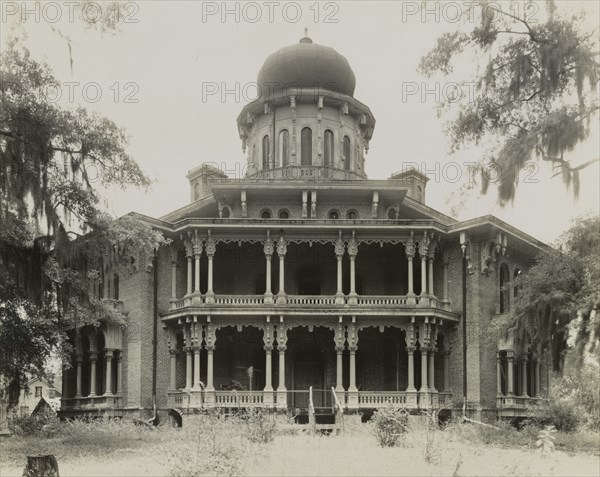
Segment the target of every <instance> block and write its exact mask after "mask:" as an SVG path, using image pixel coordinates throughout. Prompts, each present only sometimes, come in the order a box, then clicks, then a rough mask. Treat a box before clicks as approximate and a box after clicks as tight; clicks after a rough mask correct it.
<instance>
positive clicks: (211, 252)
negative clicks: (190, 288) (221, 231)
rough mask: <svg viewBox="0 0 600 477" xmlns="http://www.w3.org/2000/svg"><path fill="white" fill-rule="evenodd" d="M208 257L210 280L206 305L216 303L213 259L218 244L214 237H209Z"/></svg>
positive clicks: (207, 242) (206, 249) (208, 280)
mask: <svg viewBox="0 0 600 477" xmlns="http://www.w3.org/2000/svg"><path fill="white" fill-rule="evenodd" d="M205 251H206V256H207V258H208V278H207V287H206V303H209V304H210V303H214V296H215V292H214V291H213V258H214V256H215V252H216V251H217V244H216V243H215V241H214V239H213V238H212V236H210V233H209V236H208V239H207V240H206V247H205Z"/></svg>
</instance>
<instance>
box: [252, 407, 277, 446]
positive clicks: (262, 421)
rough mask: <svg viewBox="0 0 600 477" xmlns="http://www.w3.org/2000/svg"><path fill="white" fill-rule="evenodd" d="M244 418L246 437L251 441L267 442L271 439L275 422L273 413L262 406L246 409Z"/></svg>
mask: <svg viewBox="0 0 600 477" xmlns="http://www.w3.org/2000/svg"><path fill="white" fill-rule="evenodd" d="M244 417H245V420H246V437H247V438H248V439H249V440H250V441H252V442H258V443H265V444H266V443H268V442H271V441H272V440H273V436H274V434H275V428H276V422H275V417H274V415H273V414H270V413H269V412H267V411H265V410H264V409H262V408H259V407H256V408H252V409H248V411H247V413H246V415H245V416H244Z"/></svg>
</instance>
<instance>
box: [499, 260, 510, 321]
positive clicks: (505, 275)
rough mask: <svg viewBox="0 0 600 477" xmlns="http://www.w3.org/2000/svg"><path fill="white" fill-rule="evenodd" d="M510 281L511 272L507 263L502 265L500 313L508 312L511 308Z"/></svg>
mask: <svg viewBox="0 0 600 477" xmlns="http://www.w3.org/2000/svg"><path fill="white" fill-rule="evenodd" d="M509 281H510V273H509V272H508V266H507V265H506V263H503V264H502V265H500V313H507V312H508V310H509V309H510V302H509V296H510V294H509V293H508V289H507V285H508V282H509Z"/></svg>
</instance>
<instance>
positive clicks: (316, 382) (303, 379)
mask: <svg viewBox="0 0 600 477" xmlns="http://www.w3.org/2000/svg"><path fill="white" fill-rule="evenodd" d="M293 372H294V376H293V380H294V391H299V392H294V407H297V408H300V409H308V402H309V397H308V396H309V395H308V389H309V388H310V387H311V386H312V387H313V403H314V405H315V408H318V407H323V406H324V405H325V399H324V398H325V396H324V395H323V393H324V392H325V391H324V389H325V360H324V359H323V353H322V352H321V350H319V348H317V347H316V346H304V347H302V348H300V349H299V350H298V351H297V352H296V354H295V355H294V370H293Z"/></svg>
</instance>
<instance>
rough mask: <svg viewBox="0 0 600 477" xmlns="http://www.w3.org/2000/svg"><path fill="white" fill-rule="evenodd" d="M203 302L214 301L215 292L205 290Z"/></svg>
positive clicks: (210, 302) (209, 302)
mask: <svg viewBox="0 0 600 477" xmlns="http://www.w3.org/2000/svg"><path fill="white" fill-rule="evenodd" d="M204 302H205V303H207V304H212V303H214V302H215V293H214V292H212V291H211V292H206V295H204Z"/></svg>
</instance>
